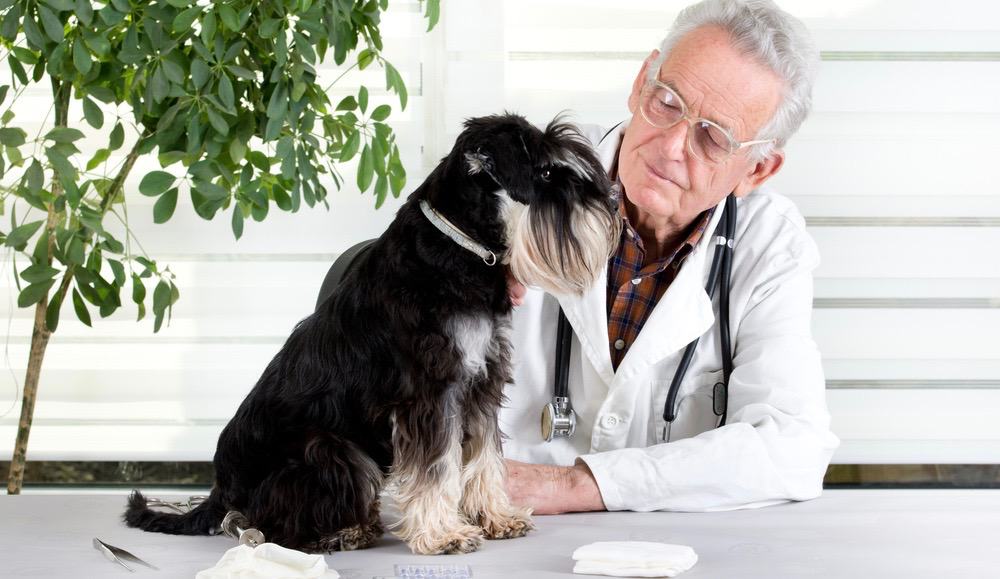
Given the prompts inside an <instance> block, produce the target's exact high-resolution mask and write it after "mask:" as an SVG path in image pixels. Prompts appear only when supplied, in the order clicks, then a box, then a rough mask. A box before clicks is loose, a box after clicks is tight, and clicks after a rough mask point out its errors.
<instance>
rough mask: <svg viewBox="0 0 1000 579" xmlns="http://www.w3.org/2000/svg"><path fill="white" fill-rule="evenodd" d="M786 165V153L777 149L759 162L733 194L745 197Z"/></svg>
mask: <svg viewBox="0 0 1000 579" xmlns="http://www.w3.org/2000/svg"><path fill="white" fill-rule="evenodd" d="M784 164H785V152H784V151H782V150H780V149H775V150H774V151H772V152H771V154H770V155H768V156H767V157H766V158H764V159H763V160H761V161H757V163H756V164H754V165H753V166H752V167H751V168H750V170H749V171H748V172H747V174H746V175H744V176H743V179H741V180H740V182H739V183H737V184H736V187H735V188H734V189H733V194H734V195H736V196H737V197H744V196H746V195H747V194H748V193H750V192H751V191H753V190H754V189H756V188H757V187H760V186H761V185H763V184H764V181H767V180H768V179H770V178H771V177H773V176H774V175H775V174H776V173H777V172H778V171H779V170H780V169H781V166H782V165H784Z"/></svg>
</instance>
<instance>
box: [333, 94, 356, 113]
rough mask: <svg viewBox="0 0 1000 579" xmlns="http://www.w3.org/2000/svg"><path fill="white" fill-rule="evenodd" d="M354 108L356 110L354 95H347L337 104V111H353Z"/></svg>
mask: <svg viewBox="0 0 1000 579" xmlns="http://www.w3.org/2000/svg"><path fill="white" fill-rule="evenodd" d="M356 108H358V101H357V99H355V98H354V95H347V96H345V97H344V98H342V99H341V100H340V102H339V103H337V110H338V111H353V110H354V109H356Z"/></svg>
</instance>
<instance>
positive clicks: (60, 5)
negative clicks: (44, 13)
mask: <svg viewBox="0 0 1000 579" xmlns="http://www.w3.org/2000/svg"><path fill="white" fill-rule="evenodd" d="M42 4H46V5H48V6H49V7H51V8H53V9H55V10H56V11H58V12H66V11H68V10H75V9H76V4H75V3H74V1H73V0H42Z"/></svg>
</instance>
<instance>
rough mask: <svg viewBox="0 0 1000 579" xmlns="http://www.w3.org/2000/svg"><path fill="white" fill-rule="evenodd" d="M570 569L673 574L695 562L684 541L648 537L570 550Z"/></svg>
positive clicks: (619, 574)
mask: <svg viewBox="0 0 1000 579" xmlns="http://www.w3.org/2000/svg"><path fill="white" fill-rule="evenodd" d="M573 560H574V561H576V565H575V566H574V567H573V572H574V573H581V574H586V575H610V576H612V577H673V576H675V575H677V574H679V573H683V572H684V571H687V570H688V569H690V568H691V567H692V566H694V564H695V563H697V562H698V554H697V553H695V552H694V549H692V548H691V547H688V546H687V545H671V544H669V543H652V542H648V541H602V542H598V543H591V544H589V545H584V546H582V547H580V548H579V549H577V550H576V551H573Z"/></svg>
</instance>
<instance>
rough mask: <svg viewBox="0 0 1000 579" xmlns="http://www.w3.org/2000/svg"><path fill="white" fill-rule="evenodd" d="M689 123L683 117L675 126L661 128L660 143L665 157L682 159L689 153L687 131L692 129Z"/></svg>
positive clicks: (672, 159)
mask: <svg viewBox="0 0 1000 579" xmlns="http://www.w3.org/2000/svg"><path fill="white" fill-rule="evenodd" d="M690 128H691V127H690V126H689V125H688V123H687V122H686V121H685V120H684V119H681V120H680V121H679V122H677V123H676V124H675V125H674V126H672V127H670V128H667V129H661V131H662V133H661V134H660V139H659V144H660V151H661V153H662V154H663V157H664V158H665V159H669V160H671V161H681V160H683V159H684V155H685V153H687V133H688V130H690Z"/></svg>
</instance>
